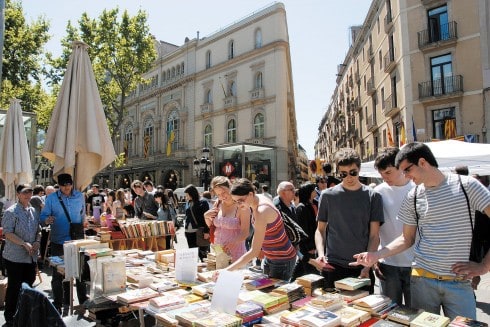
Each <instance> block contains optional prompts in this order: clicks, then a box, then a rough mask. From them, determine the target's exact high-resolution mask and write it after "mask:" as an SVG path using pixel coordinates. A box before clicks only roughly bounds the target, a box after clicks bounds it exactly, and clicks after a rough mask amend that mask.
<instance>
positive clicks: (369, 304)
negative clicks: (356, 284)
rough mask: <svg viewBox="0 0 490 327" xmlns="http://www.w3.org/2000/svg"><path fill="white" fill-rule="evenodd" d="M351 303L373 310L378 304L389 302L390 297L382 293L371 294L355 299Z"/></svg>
mask: <svg viewBox="0 0 490 327" xmlns="http://www.w3.org/2000/svg"><path fill="white" fill-rule="evenodd" d="M352 303H353V304H354V305H357V306H359V307H363V308H368V309H373V310H375V309H376V308H379V307H380V306H382V305H384V304H386V303H391V299H390V298H389V297H387V296H385V295H382V294H371V295H368V296H365V297H363V298H360V299H357V300H355V301H353V302H352Z"/></svg>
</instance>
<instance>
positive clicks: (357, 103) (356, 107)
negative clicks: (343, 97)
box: [350, 97, 362, 111]
mask: <svg viewBox="0 0 490 327" xmlns="http://www.w3.org/2000/svg"><path fill="white" fill-rule="evenodd" d="M350 108H351V110H353V111H359V110H361V109H362V106H361V101H359V97H356V98H354V100H352V101H351V103H350Z"/></svg>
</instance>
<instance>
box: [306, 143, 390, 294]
mask: <svg viewBox="0 0 490 327" xmlns="http://www.w3.org/2000/svg"><path fill="white" fill-rule="evenodd" d="M336 167H337V169H338V174H339V175H340V176H341V177H342V182H341V183H340V184H339V185H336V186H334V187H332V188H329V189H326V190H324V191H323V192H322V193H321V195H320V201H319V207H318V215H317V221H318V226H317V230H316V232H315V244H316V250H317V252H318V257H317V259H316V260H317V261H319V264H320V265H323V266H324V267H325V268H326V269H324V270H323V271H322V275H323V276H324V277H325V282H326V284H325V287H326V288H333V287H334V282H335V281H336V280H339V279H342V278H345V277H363V278H368V277H369V278H370V279H371V285H370V286H369V287H366V289H367V290H369V292H370V293H373V292H374V274H373V273H372V271H371V265H370V266H369V267H366V268H359V267H352V266H350V265H349V263H351V262H352V261H353V259H352V258H353V255H354V254H356V253H359V252H360V251H361V252H362V251H375V250H376V249H377V248H378V245H379V226H380V224H382V223H383V222H384V219H383V200H382V199H381V195H380V194H379V193H377V192H375V191H374V190H373V189H371V188H369V187H368V186H366V185H363V184H361V182H359V171H360V169H361V159H360V158H359V155H358V154H357V153H356V152H355V151H354V150H353V149H349V148H346V149H341V150H340V151H339V152H338V153H337V155H336ZM327 227H328V233H326V231H327ZM353 268H354V269H353Z"/></svg>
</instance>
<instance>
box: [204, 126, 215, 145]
mask: <svg viewBox="0 0 490 327" xmlns="http://www.w3.org/2000/svg"><path fill="white" fill-rule="evenodd" d="M212 146H213V128H212V127H211V125H206V127H205V128H204V147H206V148H211V147H212Z"/></svg>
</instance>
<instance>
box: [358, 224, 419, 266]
mask: <svg viewBox="0 0 490 327" xmlns="http://www.w3.org/2000/svg"><path fill="white" fill-rule="evenodd" d="M416 233H417V226H414V225H407V224H403V234H402V235H400V236H398V237H397V238H396V239H394V240H393V241H392V242H391V243H390V244H388V245H387V246H385V247H384V248H382V249H380V250H379V251H375V252H362V253H358V254H355V255H354V258H355V259H357V261H356V262H352V263H350V264H349V265H350V266H359V265H363V266H365V267H370V266H372V265H373V264H374V263H375V262H377V261H378V260H379V259H382V258H386V257H391V256H392V255H395V254H398V253H400V252H403V251H405V250H406V249H408V248H409V247H411V246H412V245H413V244H414V243H415V236H416ZM378 242H379V239H378ZM373 245H374V244H373Z"/></svg>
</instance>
